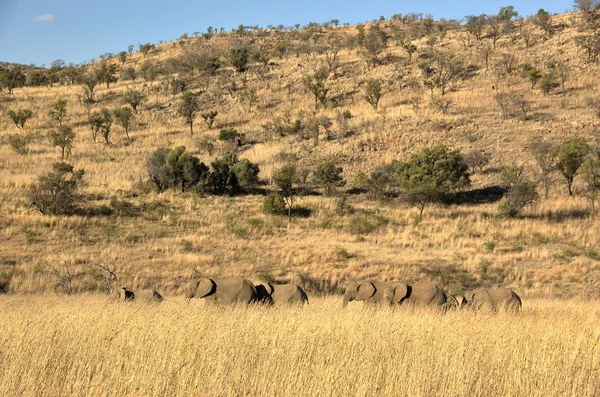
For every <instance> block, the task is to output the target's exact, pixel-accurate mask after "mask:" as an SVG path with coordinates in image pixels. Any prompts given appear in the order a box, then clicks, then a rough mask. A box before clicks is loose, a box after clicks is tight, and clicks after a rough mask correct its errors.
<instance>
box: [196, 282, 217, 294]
mask: <svg viewBox="0 0 600 397" xmlns="http://www.w3.org/2000/svg"><path fill="white" fill-rule="evenodd" d="M216 289H217V285H216V284H215V282H214V281H213V280H211V279H210V278H203V279H201V280H200V282H199V283H198V289H196V296H197V297H198V298H204V297H206V296H208V295H212V294H214V293H215V291H216Z"/></svg>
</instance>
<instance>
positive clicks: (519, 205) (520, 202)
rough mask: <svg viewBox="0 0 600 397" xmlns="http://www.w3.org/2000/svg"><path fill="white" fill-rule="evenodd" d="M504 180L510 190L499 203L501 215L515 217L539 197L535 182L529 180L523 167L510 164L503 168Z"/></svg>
mask: <svg viewBox="0 0 600 397" xmlns="http://www.w3.org/2000/svg"><path fill="white" fill-rule="evenodd" d="M501 177H502V182H503V184H504V186H505V188H506V190H507V191H508V193H507V194H506V195H505V196H504V199H503V200H502V202H501V203H500V204H499V205H498V211H499V212H500V214H501V215H504V216H508V217H511V218H512V217H515V216H517V215H519V213H520V212H521V211H522V210H523V208H525V207H526V206H528V205H531V204H535V202H536V201H537V199H538V194H537V189H536V184H535V182H533V181H531V180H529V179H528V178H527V177H526V176H525V173H524V169H523V167H518V166H509V167H505V168H504V169H503V170H502V175H501Z"/></svg>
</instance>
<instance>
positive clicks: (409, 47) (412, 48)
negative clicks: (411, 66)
mask: <svg viewBox="0 0 600 397" xmlns="http://www.w3.org/2000/svg"><path fill="white" fill-rule="evenodd" d="M402 48H404V51H406V53H407V54H408V63H410V61H411V60H412V55H413V54H414V53H415V52H417V46H416V45H414V44H413V43H411V42H410V41H406V42H404V44H402Z"/></svg>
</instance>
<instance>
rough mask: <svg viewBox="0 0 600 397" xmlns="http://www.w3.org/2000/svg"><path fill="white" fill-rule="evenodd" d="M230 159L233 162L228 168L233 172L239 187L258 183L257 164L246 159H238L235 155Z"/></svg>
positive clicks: (258, 169)
mask: <svg viewBox="0 0 600 397" xmlns="http://www.w3.org/2000/svg"><path fill="white" fill-rule="evenodd" d="M232 160H233V161H232V163H233V164H231V165H230V169H231V171H232V172H233V173H234V174H235V176H236V178H237V180H238V183H239V184H240V186H241V187H249V186H254V185H256V184H258V173H259V172H260V168H259V167H258V164H255V163H252V162H250V160H248V159H241V160H238V159H237V157H236V156H234V157H233V159H232Z"/></svg>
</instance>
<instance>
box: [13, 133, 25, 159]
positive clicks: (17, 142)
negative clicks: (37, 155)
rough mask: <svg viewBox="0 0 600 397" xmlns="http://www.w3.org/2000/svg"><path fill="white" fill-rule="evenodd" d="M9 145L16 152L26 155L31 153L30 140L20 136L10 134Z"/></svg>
mask: <svg viewBox="0 0 600 397" xmlns="http://www.w3.org/2000/svg"><path fill="white" fill-rule="evenodd" d="M8 144H9V145H10V148H11V149H12V150H14V151H15V152H17V153H19V154H22V155H25V154H27V153H29V139H28V138H27V137H25V136H23V135H20V134H10V135H9V136H8Z"/></svg>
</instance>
